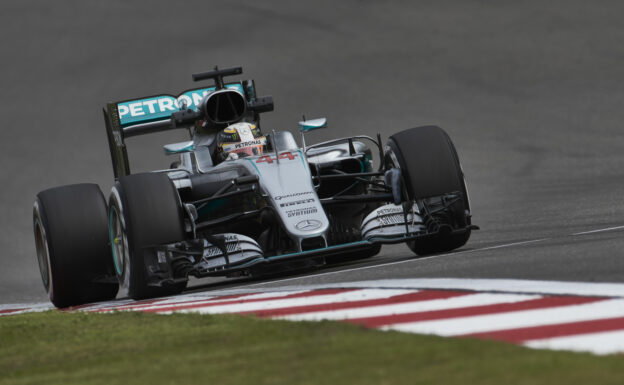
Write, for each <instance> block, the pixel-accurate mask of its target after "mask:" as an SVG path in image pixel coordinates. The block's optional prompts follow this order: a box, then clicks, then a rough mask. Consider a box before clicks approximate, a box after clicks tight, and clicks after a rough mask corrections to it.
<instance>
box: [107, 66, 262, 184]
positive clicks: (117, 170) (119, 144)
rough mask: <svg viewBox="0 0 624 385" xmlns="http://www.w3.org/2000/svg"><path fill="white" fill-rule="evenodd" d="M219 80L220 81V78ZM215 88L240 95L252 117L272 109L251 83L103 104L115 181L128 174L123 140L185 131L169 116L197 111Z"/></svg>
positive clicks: (245, 82) (245, 81)
mask: <svg viewBox="0 0 624 385" xmlns="http://www.w3.org/2000/svg"><path fill="white" fill-rule="evenodd" d="M225 71H227V70H220V71H218V72H219V73H224V72H225ZM241 72H242V71H241ZM200 75H202V74H200ZM194 76H195V75H194ZM197 80H203V79H197ZM220 80H221V81H222V79H220ZM217 83H218V82H217ZM217 88H227V89H231V90H234V91H237V92H239V93H240V94H241V95H243V96H244V98H245V101H246V102H247V105H248V106H249V109H250V111H251V112H252V113H254V114H255V115H254V116H255V118H257V113H259V112H265V111H271V110H272V109H273V101H272V98H271V97H265V98H259V99H257V98H256V92H255V85H254V81H253V80H244V81H242V82H234V83H227V84H223V83H221V84H217V85H216V86H212V87H201V88H193V89H189V90H186V91H184V92H182V93H181V94H179V95H177V96H175V95H170V94H161V95H153V96H147V97H143V98H138V99H130V100H122V101H118V102H112V103H108V104H106V107H105V108H104V110H103V112H104V122H105V125H106V134H107V138H108V145H109V149H110V153H111V159H112V162H113V172H114V174H115V179H118V178H119V177H121V176H124V175H129V174H130V164H129V162H128V153H127V150H126V144H125V140H126V138H129V137H132V136H137V135H144V134H151V133H155V132H160V131H166V130H171V129H176V128H187V126H178V125H176V124H175V122H172V116H171V115H172V114H173V113H176V112H178V111H180V110H192V111H197V110H198V109H199V106H200V104H201V102H202V100H203V99H204V97H205V96H206V95H209V94H211V93H212V92H213V91H215V90H216V89H217Z"/></svg>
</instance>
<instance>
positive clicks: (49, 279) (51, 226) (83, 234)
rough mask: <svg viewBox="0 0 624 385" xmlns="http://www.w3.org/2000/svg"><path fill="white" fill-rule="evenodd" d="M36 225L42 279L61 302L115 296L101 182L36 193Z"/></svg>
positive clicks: (57, 303)
mask: <svg viewBox="0 0 624 385" xmlns="http://www.w3.org/2000/svg"><path fill="white" fill-rule="evenodd" d="M33 226H34V233H35V247H36V251H37V261H38V263H39V270H40V272H41V279H42V281H43V286H44V287H45V289H46V291H47V292H48V294H49V296H50V301H52V303H53V304H54V305H55V306H56V307H67V306H75V305H80V304H84V303H89V302H97V301H106V300H110V299H114V298H115V296H116V295H117V291H118V289H119V285H118V284H117V283H116V282H115V281H114V273H113V264H112V260H111V255H110V248H109V247H108V235H107V234H108V231H107V228H108V221H107V215H106V201H105V200H104V196H103V195H102V192H101V191H100V188H99V187H98V186H97V185H96V184H76V185H69V186H62V187H56V188H51V189H48V190H44V191H42V192H40V193H39V194H37V199H36V200H35V204H34V207H33ZM111 278H112V279H113V280H112V282H111Z"/></svg>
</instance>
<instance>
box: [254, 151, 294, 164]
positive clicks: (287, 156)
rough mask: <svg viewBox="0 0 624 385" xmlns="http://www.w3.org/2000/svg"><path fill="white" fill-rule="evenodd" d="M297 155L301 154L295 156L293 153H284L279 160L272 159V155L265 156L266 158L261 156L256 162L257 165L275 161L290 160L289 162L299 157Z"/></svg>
mask: <svg viewBox="0 0 624 385" xmlns="http://www.w3.org/2000/svg"><path fill="white" fill-rule="evenodd" d="M297 155H299V154H293V153H291V152H282V153H281V154H280V155H279V157H278V158H275V157H271V155H265V156H261V157H260V158H258V159H257V160H256V163H264V162H266V163H273V161H274V160H276V159H280V160H281V159H288V160H293V159H295V158H296V157H297Z"/></svg>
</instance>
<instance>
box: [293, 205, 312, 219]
mask: <svg viewBox="0 0 624 385" xmlns="http://www.w3.org/2000/svg"><path fill="white" fill-rule="evenodd" d="M317 212H318V209H317V208H316V207H314V206H310V207H303V208H300V209H294V210H288V211H286V216H288V218H292V217H299V216H302V215H309V214H316V213H317Z"/></svg>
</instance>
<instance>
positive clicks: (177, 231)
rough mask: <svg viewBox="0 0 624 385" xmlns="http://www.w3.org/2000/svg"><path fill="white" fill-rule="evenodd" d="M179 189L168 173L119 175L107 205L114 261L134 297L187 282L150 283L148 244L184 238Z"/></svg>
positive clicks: (163, 291) (152, 255) (180, 286)
mask: <svg viewBox="0 0 624 385" xmlns="http://www.w3.org/2000/svg"><path fill="white" fill-rule="evenodd" d="M182 210H183V209H182V204H181V203H180V199H179V197H178V193H177V191H176V189H175V187H174V185H173V183H172V182H171V180H170V179H169V177H167V175H166V174H161V173H144V174H132V175H128V176H123V177H121V178H119V180H118V182H117V183H116V184H115V186H114V187H113V189H112V191H111V196H110V200H109V209H108V219H109V236H110V244H111V248H112V261H113V265H114V268H115V272H116V274H117V278H118V279H119V283H120V285H121V286H122V288H123V289H124V290H125V291H126V292H127V294H128V296H129V297H130V298H133V299H143V298H151V297H157V296H163V295H171V294H177V293H179V292H181V291H182V290H184V289H185V288H186V282H183V283H178V284H175V285H166V286H150V285H149V280H148V274H147V261H149V260H150V258H151V259H152V260H153V259H154V258H156V255H155V254H156V253H155V251H154V250H153V249H150V248H149V246H153V245H158V244H167V243H173V242H177V241H182V240H184V238H185V237H184V216H183V211H182Z"/></svg>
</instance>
